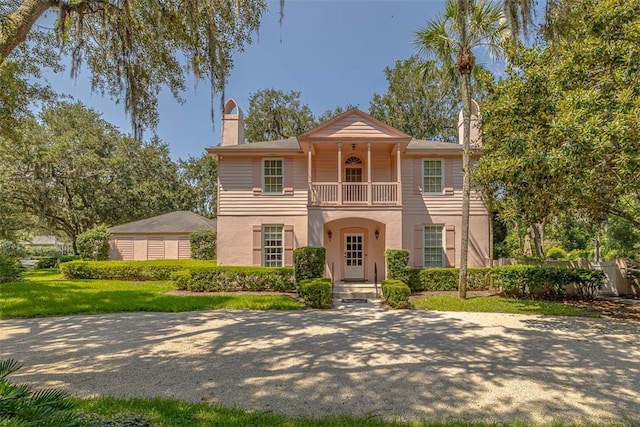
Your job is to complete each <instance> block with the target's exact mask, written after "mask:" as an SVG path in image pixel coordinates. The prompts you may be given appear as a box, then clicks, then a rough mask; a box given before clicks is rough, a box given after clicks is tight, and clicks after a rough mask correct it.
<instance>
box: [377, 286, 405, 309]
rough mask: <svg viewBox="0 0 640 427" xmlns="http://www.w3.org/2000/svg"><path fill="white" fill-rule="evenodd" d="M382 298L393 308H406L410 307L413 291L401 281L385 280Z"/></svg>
mask: <svg viewBox="0 0 640 427" xmlns="http://www.w3.org/2000/svg"><path fill="white" fill-rule="evenodd" d="M381 287H382V297H383V298H384V300H385V301H386V302H387V303H388V304H389V305H390V306H391V307H393V308H405V307H408V306H409V296H411V289H409V285H407V284H406V283H404V282H403V281H401V280H395V279H387V280H383V281H382V284H381Z"/></svg>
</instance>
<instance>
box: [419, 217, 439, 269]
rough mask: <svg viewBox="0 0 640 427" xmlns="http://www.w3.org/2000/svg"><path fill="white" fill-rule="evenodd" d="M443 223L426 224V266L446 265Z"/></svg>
mask: <svg viewBox="0 0 640 427" xmlns="http://www.w3.org/2000/svg"><path fill="white" fill-rule="evenodd" d="M442 228H443V227H442V226H441V225H425V226H424V252H423V254H424V260H423V263H422V264H423V266H424V267H444V245H443V242H442Z"/></svg>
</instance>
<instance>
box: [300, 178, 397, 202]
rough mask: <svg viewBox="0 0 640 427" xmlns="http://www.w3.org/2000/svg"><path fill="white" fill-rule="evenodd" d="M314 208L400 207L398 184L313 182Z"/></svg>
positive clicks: (311, 196) (311, 195)
mask: <svg viewBox="0 0 640 427" xmlns="http://www.w3.org/2000/svg"><path fill="white" fill-rule="evenodd" d="M310 186H311V188H310V191H309V194H310V196H309V203H310V204H311V205H312V206H398V205H400V199H399V198H398V191H399V190H398V183H397V182H312V183H311V184H310Z"/></svg>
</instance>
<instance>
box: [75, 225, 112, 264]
mask: <svg viewBox="0 0 640 427" xmlns="http://www.w3.org/2000/svg"><path fill="white" fill-rule="evenodd" d="M109 236H110V234H109V229H107V226H106V225H96V226H94V227H91V228H90V229H88V230H87V231H85V232H84V233H82V234H80V235H79V236H78V237H77V239H76V248H77V250H78V254H79V255H80V256H81V257H82V259H84V260H91V261H104V260H107V259H109Z"/></svg>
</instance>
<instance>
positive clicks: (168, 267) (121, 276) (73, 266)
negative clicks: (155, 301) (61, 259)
mask: <svg viewBox="0 0 640 427" xmlns="http://www.w3.org/2000/svg"><path fill="white" fill-rule="evenodd" d="M214 265H215V261H196V260H192V259H158V260H153V261H69V262H65V263H63V264H60V271H61V272H62V274H64V275H65V276H66V277H68V278H70V279H117V280H140V281H142V280H169V278H170V275H171V273H173V272H174V271H180V270H185V269H188V268H192V267H208V266H214Z"/></svg>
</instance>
